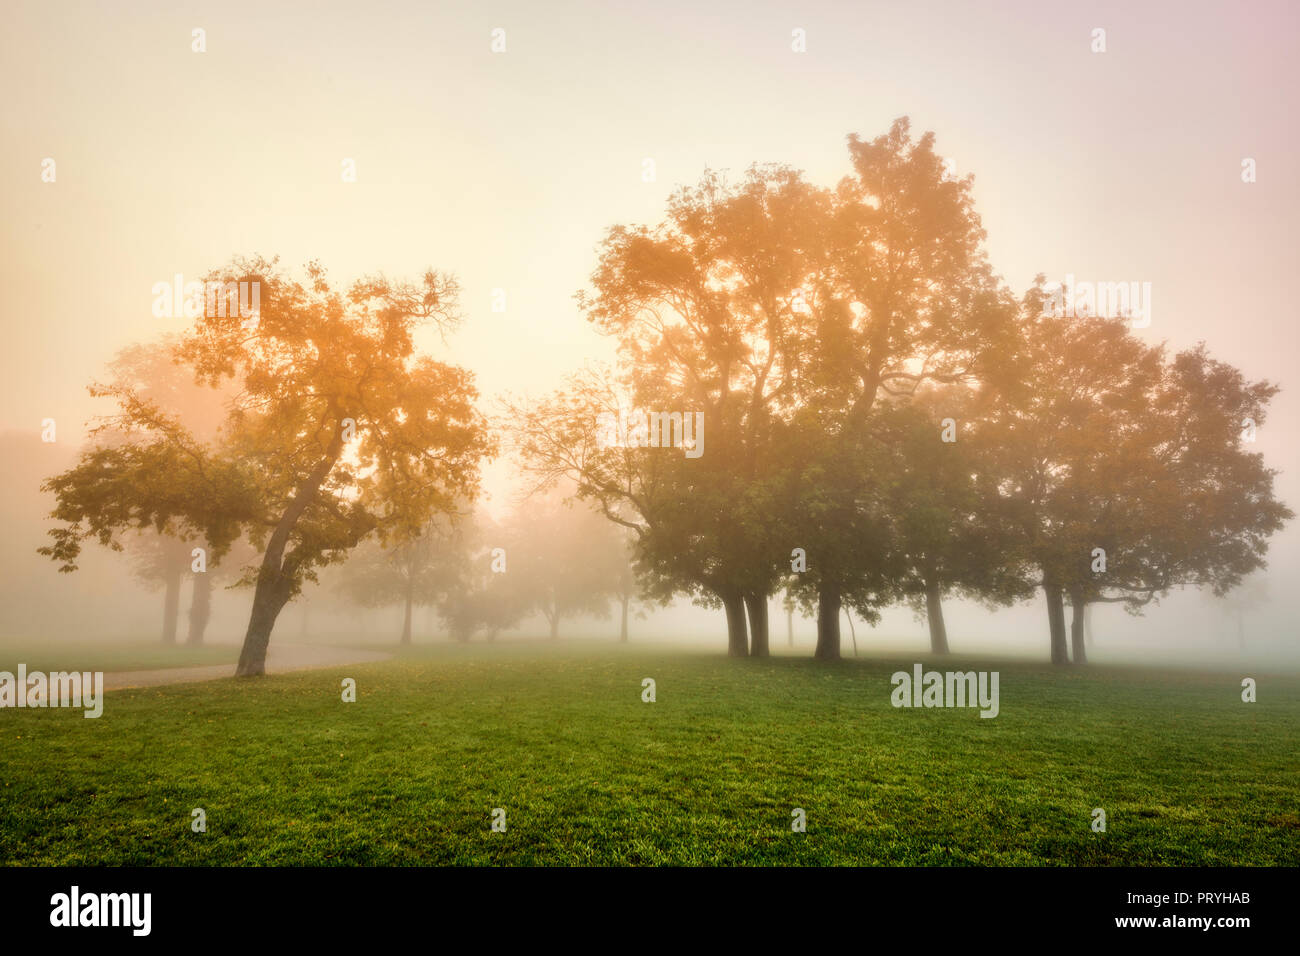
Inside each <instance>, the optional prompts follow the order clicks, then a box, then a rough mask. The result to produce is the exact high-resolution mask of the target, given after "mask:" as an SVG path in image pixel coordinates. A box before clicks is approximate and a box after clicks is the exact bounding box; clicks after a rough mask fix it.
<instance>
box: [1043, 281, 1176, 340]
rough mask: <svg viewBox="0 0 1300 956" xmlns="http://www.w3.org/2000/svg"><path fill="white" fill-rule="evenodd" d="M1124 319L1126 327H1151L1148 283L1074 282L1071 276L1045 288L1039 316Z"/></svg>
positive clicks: (1149, 288)
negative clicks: (1041, 313)
mask: <svg viewBox="0 0 1300 956" xmlns="http://www.w3.org/2000/svg"><path fill="white" fill-rule="evenodd" d="M1090 316H1098V317H1100V318H1103V319H1125V320H1127V321H1128V323H1129V325H1130V327H1132V328H1135V329H1145V328H1147V327H1148V326H1149V325H1150V324H1151V283H1150V282H1136V281H1134V282H1086V281H1085V282H1076V281H1075V278H1074V274H1073V273H1066V276H1065V281H1064V282H1062V283H1059V284H1057V285H1055V286H1049V291H1048V296H1047V301H1046V302H1045V303H1044V304H1043V317H1044V318H1047V317H1055V318H1058V319H1059V318H1088V317H1090Z"/></svg>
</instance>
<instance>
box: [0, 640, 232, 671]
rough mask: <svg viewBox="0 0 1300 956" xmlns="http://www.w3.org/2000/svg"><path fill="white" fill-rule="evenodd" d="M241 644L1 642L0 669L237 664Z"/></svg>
mask: <svg viewBox="0 0 1300 956" xmlns="http://www.w3.org/2000/svg"><path fill="white" fill-rule="evenodd" d="M238 659H239V648H238V646H236V645H234V644H205V645H199V646H197V647H193V646H190V645H188V644H172V645H167V644H164V643H162V642H161V641H139V642H130V643H126V644H105V643H99V644H95V643H89V642H72V641H67V642H63V641H47V642H44V643H37V642H35V641H32V642H27V643H20V644H5V645H3V646H0V670H5V671H9V672H10V673H17V671H18V664H19V663H20V662H21V663H23V664H26V665H27V670H28V671H45V672H48V671H65V670H77V671H142V670H156V669H163V668H170V667H203V666H206V665H210V664H234V663H235V661H237V660H238Z"/></svg>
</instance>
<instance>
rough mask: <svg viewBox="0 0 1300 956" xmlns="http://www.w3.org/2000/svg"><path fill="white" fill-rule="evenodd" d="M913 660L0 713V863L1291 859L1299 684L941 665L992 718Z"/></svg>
mask: <svg viewBox="0 0 1300 956" xmlns="http://www.w3.org/2000/svg"><path fill="white" fill-rule="evenodd" d="M915 659H916V658H906V659H897V660H892V661H880V660H876V661H871V662H868V661H866V660H864V661H861V662H857V661H851V662H850V661H846V662H844V663H843V664H839V665H833V666H826V665H819V664H816V663H814V662H813V661H811V660H807V659H796V658H777V659H772V660H768V661H730V660H727V659H725V658H722V657H715V656H711V655H706V654H692V653H689V652H684V651H680V650H668V649H664V648H659V649H650V648H638V647H636V646H630V647H625V648H624V647H618V646H610V645H594V644H593V645H576V646H572V647H564V646H554V647H553V646H547V645H545V644H544V642H539V643H538V644H537V645H525V644H522V643H521V644H517V645H501V644H498V645H470V646H465V647H461V646H452V645H439V646H434V647H416V648H415V649H413V650H411V651H409V652H407V653H405V654H403V655H402V657H401V658H400V659H398V660H394V661H389V662H384V663H377V664H366V665H355V666H350V667H344V668H336V669H332V670H328V671H315V672H308V673H297V674H291V675H283V676H273V677H269V678H262V679H258V680H253V681H237V680H235V679H226V680H220V681H214V682H208V683H203V684H188V685H176V686H173V687H162V688H150V689H141V690H129V691H121V692H116V693H113V694H110V695H109V696H108V700H107V704H106V706H105V709H104V716H103V717H102V718H100V719H99V720H86V719H84V718H83V717H82V716H81V713H80V711H72V710H4V711H0V737H2V738H3V742H4V745H3V747H0V783H2V785H0V861H2V862H6V863H21V864H98V863H105V864H155V863H160V864H182V865H193V864H232V863H234V864H426V863H457V864H482V863H494V864H729V865H730V864H773V863H774V864H926V865H928V864H1011V865H1016V864H1085V865H1092V864H1138V865H1149V864H1208V865H1220V864H1260V865H1279V864H1289V865H1294V864H1296V863H1300V761H1297V759H1296V757H1297V754H1298V753H1300V679H1298V678H1297V677H1294V676H1287V677H1280V676H1273V677H1269V676H1265V675H1258V674H1256V675H1252V676H1256V677H1258V678H1259V680H1260V684H1259V702H1258V703H1255V704H1244V703H1242V702H1241V698H1240V686H1239V684H1240V677H1239V676H1237V675H1211V674H1200V673H1177V672H1166V671H1152V670H1103V669H1097V670H1092V671H1087V672H1084V673H1073V672H1068V671H1067V672H1057V671H1053V670H1051V669H1050V668H1048V667H1046V666H1042V667H1039V666H1033V665H1026V664H1024V663H1014V664H1012V663H1003V664H1001V665H999V664H997V663H990V662H988V661H974V660H969V661H961V660H960V659H957V660H956V661H953V662H950V663H949V664H945V665H941V667H942V668H943V669H949V668H950V667H955V665H957V664H965V665H967V666H969V667H970V668H974V669H997V670H999V671H1000V672H1001V714H1000V716H998V717H997V718H996V719H992V720H989V719H981V718H980V717H979V716H978V711H977V710H973V709H966V710H961V709H930V710H925V709H895V708H893V707H891V706H890V701H889V692H890V689H891V688H890V684H889V675H890V674H891V673H892V672H893V671H895V670H899V669H910V665H911V663H912V661H913V660H915ZM345 676H350V677H353V678H355V679H356V681H357V686H358V692H359V699H358V701H357V702H356V703H352V704H347V703H343V702H342V701H341V700H340V692H339V685H340V680H341V679H342V678H343V677H345ZM643 677H653V678H654V679H655V680H656V681H657V691H658V700H657V702H656V703H653V704H647V703H642V701H641V679H642V678H643ZM195 807H202V808H204V809H205V810H206V812H207V821H208V831H207V832H206V833H201V834H200V833H193V832H191V829H190V819H191V816H190V811H191V809H192V808H195ZM494 807H502V808H504V809H505V810H506V823H507V830H506V832H504V833H493V832H491V831H490V819H491V812H492V808H494ZM795 807H802V808H804V809H805V810H806V812H807V820H808V829H807V832H806V833H792V832H791V829H790V820H791V810H792V809H793V808H795ZM1094 807H1101V808H1103V809H1105V811H1106V814H1107V832H1105V833H1094V832H1093V831H1092V829H1091V827H1090V823H1091V811H1092V809H1093V808H1094Z"/></svg>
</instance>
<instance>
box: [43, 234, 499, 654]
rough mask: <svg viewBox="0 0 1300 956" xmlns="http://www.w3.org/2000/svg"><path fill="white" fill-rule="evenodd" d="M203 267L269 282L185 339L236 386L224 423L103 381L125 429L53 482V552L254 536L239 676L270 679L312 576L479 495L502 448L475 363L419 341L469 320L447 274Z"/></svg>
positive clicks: (228, 278) (266, 264)
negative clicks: (254, 306)
mask: <svg viewBox="0 0 1300 956" xmlns="http://www.w3.org/2000/svg"><path fill="white" fill-rule="evenodd" d="M206 281H208V282H215V283H220V284H221V285H223V286H226V287H229V284H230V283H239V282H247V283H258V284H259V287H260V296H259V300H260V310H259V311H258V313H257V314H256V315H253V316H241V315H239V314H237V313H236V314H228V313H227V311H226V310H224V309H223V310H213V309H209V310H206V311H205V314H203V315H202V316H201V317H199V318H198V320H197V321H196V323H195V325H194V326H193V327H192V328H191V329H190V330H189V331H188V332H187V333H186V334H185V335H184V336H183V337H182V338H181V340H180V341H179V343H178V344H177V346H176V348H175V356H176V358H177V360H178V361H180V362H182V363H185V364H188V365H189V366H191V367H192V368H193V369H194V370H195V373H196V377H197V380H198V381H199V382H201V383H203V384H205V385H208V386H211V387H218V386H220V385H221V384H222V383H225V382H230V381H233V382H234V383H235V384H236V386H237V388H238V394H237V395H236V397H235V399H234V400H233V401H232V403H231V404H230V407H229V408H228V409H227V411H226V414H225V416H224V418H223V421H222V424H221V427H220V430H219V437H218V438H217V439H215V440H212V441H204V440H202V439H200V438H199V437H198V436H196V435H195V434H194V432H193V431H192V430H190V429H189V428H187V427H185V425H184V423H183V422H182V421H181V420H180V419H179V418H178V417H177V416H175V415H173V414H169V413H168V412H167V411H166V410H165V409H163V408H162V407H161V406H160V405H159V404H158V403H157V402H155V401H153V400H151V399H150V398H149V397H147V396H145V395H142V394H141V393H140V391H139V390H138V389H136V388H133V387H131V386H130V385H127V384H122V383H115V384H112V385H108V386H98V387H92V392H93V393H95V394H99V395H103V396H106V397H109V398H112V399H114V400H115V401H116V402H117V405H118V411H117V413H116V414H115V415H112V416H109V417H108V418H106V419H105V420H104V421H103V422H102V423H101V426H100V427H101V428H103V429H106V430H112V431H115V432H117V433H120V434H124V435H126V436H128V437H127V438H126V440H124V441H119V442H117V443H115V444H114V445H112V446H108V447H95V448H92V449H90V450H88V451H87V452H85V453H84V454H83V455H82V457H81V459H80V461H79V463H78V464H77V465H76V466H75V467H74V468H72V469H71V470H69V471H67V472H65V473H63V474H61V475H58V476H55V477H54V478H51V479H49V481H48V482H47V483H46V485H47V488H48V489H49V490H51V491H53V492H54V493H55V495H56V498H57V506H56V508H55V510H54V515H53V516H54V517H55V518H56V519H58V520H60V521H62V522H63V523H64V524H63V526H62V527H59V528H56V529H53V530H52V531H51V534H52V535H53V537H54V543H53V545H51V546H50V547H48V548H46V549H44V553H46V554H47V555H48V556H50V557H51V558H53V559H54V560H56V561H60V562H62V563H63V566H64V567H65V568H73V567H75V562H76V558H77V555H78V553H79V550H80V546H81V543H82V541H84V540H85V539H87V538H96V539H98V540H100V541H101V542H103V543H105V544H110V545H112V544H114V543H115V542H116V540H117V537H118V536H119V535H120V534H121V533H122V532H123V531H124V530H127V529H131V528H141V527H149V526H153V527H155V528H164V527H167V528H173V529H174V530H176V531H178V532H180V533H182V534H199V535H202V536H203V538H204V539H205V540H206V541H207V542H208V543H209V546H210V548H211V550H212V553H213V554H214V555H216V556H218V557H219V556H220V555H222V554H224V553H225V552H226V551H227V550H229V548H230V546H231V544H232V543H233V542H234V541H236V540H237V539H239V538H240V537H241V536H247V537H248V539H249V540H250V542H251V543H252V544H253V545H255V546H256V547H257V548H258V549H259V551H260V553H261V560H260V562H259V564H258V566H257V568H256V569H255V570H253V571H250V573H249V574H248V575H247V577H246V583H248V584H251V585H252V586H253V587H254V595H253V607H252V612H251V614H250V618H249V624H248V629H247V632H246V635H245V638H244V645H243V649H242V651H241V653H240V659H239V665H238V669H237V673H238V674H240V675H246V676H247V675H257V674H262V673H263V672H264V670H265V660H266V649H267V645H268V643H269V641H270V637H271V631H272V628H273V627H274V625H275V620H276V618H277V616H278V615H279V613H280V611H281V610H282V609H283V608H284V606H285V604H286V603H287V602H288V601H289V600H290V599H291V598H292V597H293V596H294V595H295V594H297V593H298V591H299V590H300V589H301V586H302V584H303V582H304V581H306V580H315V575H316V570H317V569H318V568H320V567H322V566H324V565H327V564H330V563H333V562H337V561H339V560H340V559H342V558H343V557H344V556H345V555H346V554H347V552H348V551H349V550H351V549H352V548H354V547H356V546H357V544H358V543H359V542H360V541H362V540H363V539H364V538H366V537H367V536H368V535H371V534H376V535H378V536H380V537H381V538H382V539H383V540H385V541H391V540H404V539H411V538H414V537H415V536H417V535H418V534H419V532H420V530H421V529H422V528H423V527H424V525H425V524H426V523H427V522H428V521H429V520H430V518H431V517H433V516H434V515H437V514H442V513H447V512H449V511H452V510H453V509H454V508H455V506H456V502H457V501H458V500H464V499H466V498H472V497H473V496H474V495H475V493H476V492H477V488H478V468H479V464H480V462H481V461H482V460H483V458H484V457H485V456H487V455H489V454H491V453H492V450H493V445H492V440H491V438H490V435H489V433H488V429H487V427H486V423H485V421H484V419H483V417H482V415H481V414H480V413H479V412H478V410H477V409H476V408H475V399H476V397H477V393H476V391H475V389H474V387H473V384H472V379H471V376H470V374H469V373H468V372H466V371H465V370H463V369H460V368H457V367H455V366H452V365H448V364H446V363H443V362H438V361H435V360H434V359H432V358H430V357H428V356H424V355H421V354H419V353H418V352H417V351H416V344H415V334H416V330H417V328H418V327H419V326H420V325H421V324H422V323H432V324H433V325H434V327H435V328H436V329H437V331H439V332H442V333H445V332H446V331H448V330H450V329H451V328H452V327H453V326H454V325H455V324H456V322H457V320H458V316H457V313H456V310H455V306H456V296H457V291H458V290H457V285H456V282H455V280H454V279H452V278H451V277H450V276H448V275H445V274H442V273H438V272H434V271H429V272H427V273H426V274H425V275H424V276H423V277H422V279H421V280H420V281H418V282H398V281H392V280H389V279H386V278H384V277H382V276H376V277H371V278H366V279H362V280H360V281H357V282H355V283H353V284H352V285H351V286H349V287H347V288H336V287H335V286H334V285H332V284H331V282H330V280H329V279H328V277H327V275H326V273H325V270H324V269H323V268H322V267H320V266H319V265H318V264H315V263H313V264H311V265H309V266H308V267H307V270H306V275H305V276H304V277H303V279H302V280H301V281H299V280H296V279H294V278H293V277H291V276H289V275H287V274H285V273H284V272H283V271H282V270H281V269H280V268H279V266H278V264H277V263H276V262H275V261H267V260H264V259H260V258H259V259H252V260H242V259H237V260H235V261H234V262H232V263H231V265H230V266H229V267H227V268H225V269H222V270H218V271H216V272H214V273H212V274H210V275H209V276H208V277H207V280H206ZM214 312H216V313H219V314H211V313H214Z"/></svg>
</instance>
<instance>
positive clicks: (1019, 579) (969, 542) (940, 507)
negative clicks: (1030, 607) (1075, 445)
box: [887, 386, 1032, 654]
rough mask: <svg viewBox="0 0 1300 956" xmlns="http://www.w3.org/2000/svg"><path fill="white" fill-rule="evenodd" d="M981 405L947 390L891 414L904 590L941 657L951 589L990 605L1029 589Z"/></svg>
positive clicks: (974, 397)
mask: <svg viewBox="0 0 1300 956" xmlns="http://www.w3.org/2000/svg"><path fill="white" fill-rule="evenodd" d="M980 402H981V398H980V396H979V395H978V394H977V393H975V392H973V391H972V390H969V389H966V388H964V387H961V386H947V387H942V388H931V389H928V390H927V391H925V392H923V393H919V394H918V395H916V396H914V397H913V399H912V401H911V402H910V403H907V404H902V405H894V406H893V407H892V408H890V410H889V412H888V413H887V414H888V415H889V417H890V427H891V431H892V435H893V438H892V439H891V440H893V441H895V442H897V443H898V444H899V447H900V451H901V454H900V455H899V457H898V459H897V463H898V465H899V470H898V471H897V473H896V474H895V475H893V476H892V479H891V481H890V488H891V492H890V495H889V500H890V505H889V511H890V513H891V514H892V515H893V516H894V521H895V524H896V528H897V531H896V534H897V540H898V547H899V548H900V549H901V551H902V553H903V560H904V563H905V565H906V572H905V575H904V578H903V581H902V583H901V591H902V593H903V594H904V595H905V597H906V599H907V601H908V603H909V604H910V605H911V607H912V609H913V610H914V611H916V612H917V613H918V614H924V616H925V618H926V621H927V623H928V625H929V630H930V650H931V652H932V653H935V654H947V653H948V630H947V626H946V624H945V622H944V617H943V598H944V597H945V596H946V595H948V594H949V593H953V592H956V593H958V594H959V595H961V596H962V597H965V598H968V599H972V600H976V601H980V602H981V603H984V604H986V605H989V606H997V605H1007V604H1011V603H1013V602H1014V601H1015V600H1017V599H1019V598H1023V597H1026V596H1028V594H1029V593H1032V592H1031V591H1030V589H1029V588H1028V587H1027V585H1026V584H1025V583H1024V570H1023V567H1022V563H1023V562H1022V561H1021V560H1020V559H1019V557H1018V555H1017V551H1016V540H1015V537H1014V533H1013V528H1012V527H1011V525H1010V523H1009V521H1008V520H1007V515H1006V514H1005V508H1004V507H1003V503H1002V499H1001V496H1000V495H999V493H998V482H997V474H996V471H995V469H994V467H993V466H994V463H995V461H996V458H995V456H994V455H993V454H992V452H993V450H992V449H990V448H988V447H987V445H986V441H985V438H984V435H983V434H982V431H981V427H980V426H981V424H982V423H981V422H980V420H979V407H980Z"/></svg>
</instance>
